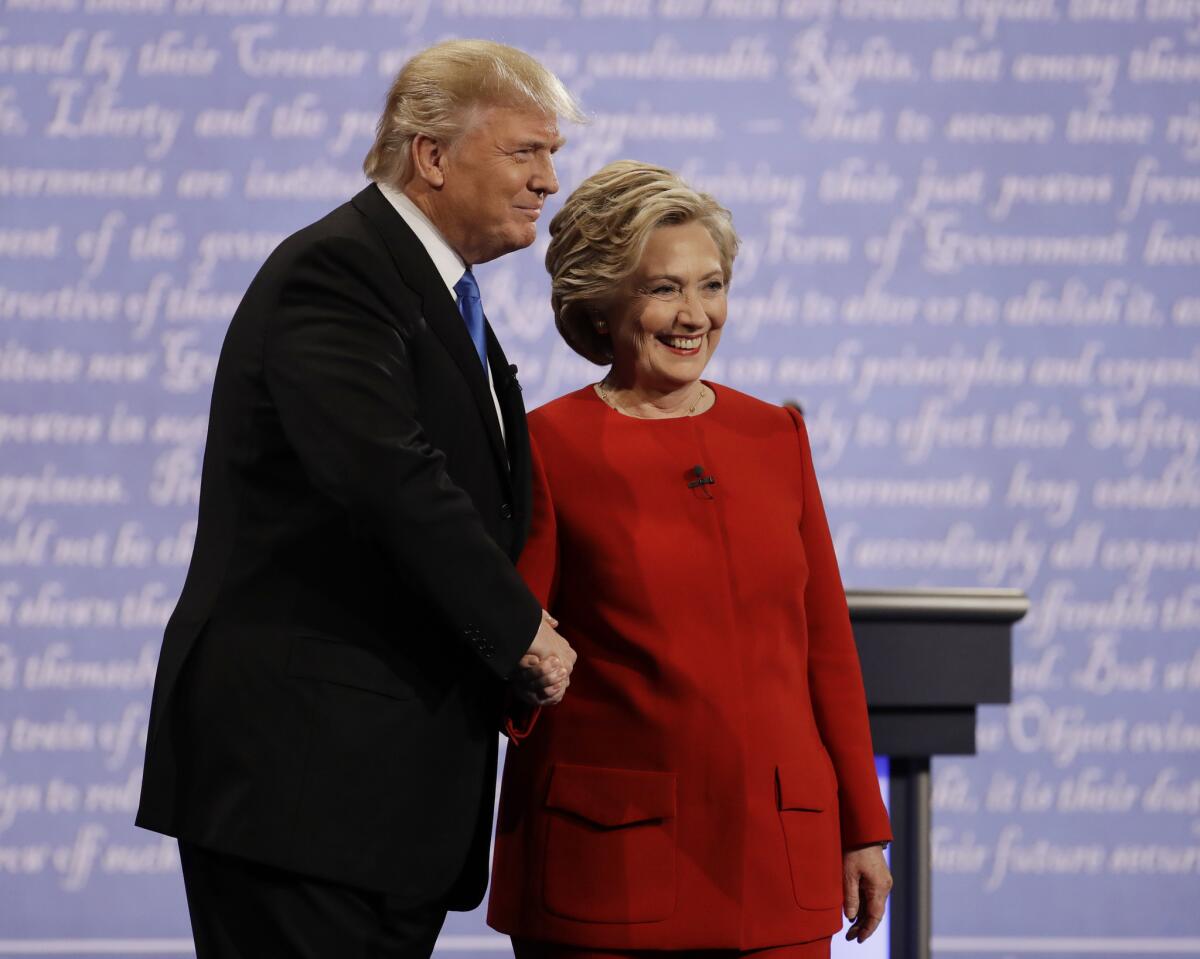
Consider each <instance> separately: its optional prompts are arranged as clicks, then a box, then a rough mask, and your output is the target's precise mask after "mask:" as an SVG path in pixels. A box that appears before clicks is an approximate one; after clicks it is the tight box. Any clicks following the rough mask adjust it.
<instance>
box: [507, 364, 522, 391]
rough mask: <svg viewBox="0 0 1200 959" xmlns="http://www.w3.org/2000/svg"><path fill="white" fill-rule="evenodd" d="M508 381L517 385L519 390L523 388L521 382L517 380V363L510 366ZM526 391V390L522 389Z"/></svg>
mask: <svg viewBox="0 0 1200 959" xmlns="http://www.w3.org/2000/svg"><path fill="white" fill-rule="evenodd" d="M508 382H509V383H511V384H512V385H513V386H515V387H516V388H517V389H518V390H520V389H521V384H520V382H518V380H517V364H516V363H510V364H509V366H508ZM522 392H524V390H522Z"/></svg>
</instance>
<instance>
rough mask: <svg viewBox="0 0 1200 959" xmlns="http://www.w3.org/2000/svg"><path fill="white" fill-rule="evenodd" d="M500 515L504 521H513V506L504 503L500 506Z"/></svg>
mask: <svg viewBox="0 0 1200 959" xmlns="http://www.w3.org/2000/svg"><path fill="white" fill-rule="evenodd" d="M500 515H501V516H502V517H504V519H512V515H513V508H512V504H511V503H503V504H502V505H501V506H500Z"/></svg>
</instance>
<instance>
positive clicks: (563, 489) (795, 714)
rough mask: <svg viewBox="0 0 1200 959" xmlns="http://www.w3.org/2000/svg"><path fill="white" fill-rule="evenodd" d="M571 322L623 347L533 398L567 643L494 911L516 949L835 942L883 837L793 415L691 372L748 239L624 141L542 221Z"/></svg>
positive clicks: (540, 496)
mask: <svg viewBox="0 0 1200 959" xmlns="http://www.w3.org/2000/svg"><path fill="white" fill-rule="evenodd" d="M550 233H551V237H552V241H551V244H550V248H549V250H548V252H547V256H546V263H547V267H548V269H549V270H550V272H551V276H552V282H553V303H554V310H555V318H556V322H557V325H558V328H559V330H560V331H561V332H562V333H563V335H564V337H565V338H566V340H567V342H568V344H570V345H571V346H572V347H573V348H574V349H575V350H576V351H578V352H580V353H581V354H582V355H584V356H586V357H587V358H589V359H591V360H593V361H595V362H598V363H610V362H611V369H610V370H609V372H608V374H607V375H606V376H605V378H604V379H603V380H602V381H601V382H600V383H598V384H596V385H595V386H594V387H593V386H589V387H587V388H585V389H582V390H579V391H577V392H574V393H571V394H568V395H567V396H564V397H562V398H561V399H559V400H556V401H554V402H552V403H550V404H548V405H547V406H544V407H542V408H541V409H539V410H537V411H536V412H534V413H533V414H532V415H531V416H530V418H529V426H530V433H531V436H532V438H533V445H534V453H535V457H534V458H535V464H536V471H535V480H534V513H533V516H534V518H533V529H532V531H531V535H530V539H529V541H528V544H527V545H526V547H525V552H524V554H523V556H522V559H521V569H522V572H523V573H524V575H525V577H526V579H527V581H528V582H529V583H530V585H531V586H532V588H533V590H534V592H535V593H536V594H537V595H538V596H539V597H540V598H541V599H542V601H543V604H544V605H545V606H546V608H547V609H549V610H550V611H551V612H552V613H553V615H554V616H555V617H557V618H558V619H559V620H560V622H561V624H562V625H561V627H560V629H561V632H562V633H563V635H564V636H566V637H567V638H568V639H569V640H570V642H571V644H572V646H573V647H574V648H575V649H576V650H577V651H578V653H579V663H578V668H577V669H576V670H575V671H574V673H573V674H572V678H571V687H570V689H569V691H567V693H566V696H565V698H564V700H563V701H562V703H561V705H558V706H555V707H554V708H552V709H547V710H544V711H543V712H542V713H541V715H540V717H539V718H538V719H537V723H536V728H534V729H533V731H532V734H530V735H528V737H527V738H524V739H523V741H521V742H520V745H519V746H515V747H514V748H510V749H509V751H508V759H507V762H506V764H505V769H504V782H503V791H502V796H501V801H500V814H499V823H498V827H497V835H496V850H495V860H494V868H493V877H492V892H491V901H490V904H489V911H488V921H489V922H490V924H491V925H492V926H494V927H495V928H497V929H499V930H501V931H502V932H507V933H509V934H510V935H511V936H512V937H513V944H514V948H515V950H516V953H517V957H518V959H534V957H536V959H591V957H595V956H609V955H624V956H630V955H636V956H639V957H640V956H642V955H643V954H644V953H645V952H646V951H648V950H653V951H654V952H653V953H652V955H661V951H662V950H677V951H678V950H682V951H688V952H694V951H699V950H715V951H719V952H723V953H726V954H729V955H738V954H746V953H751V952H754V953H756V954H758V953H759V952H760V951H761V955H762V956H763V957H764V959H815V957H818V956H827V955H828V950H829V937H830V936H831V935H832V934H833V933H834V932H836V931H837V930H838V929H839V928H840V926H841V915H842V913H843V911H844V912H845V914H846V915H847V916H848V917H851V918H854V917H857V918H856V922H855V924H854V926H853V927H852V928H851V930H850V937H851V938H857V939H859V940H860V941H861V940H862V939H865V938H866V937H867V936H868V935H870V933H871V932H873V931H874V929H875V927H876V926H877V925H878V922H879V919H880V918H881V917H882V912H883V902H884V899H885V897H886V895H887V890H888V888H889V887H890V885H891V878H890V876H889V874H888V870H887V866H886V864H885V862H884V858H883V855H882V850H881V846H882V845H883V844H884V843H886V841H887V840H889V839H890V832H889V827H888V821H887V814H886V812H885V811H884V808H883V804H882V801H881V799H880V795H879V787H878V782H877V780H876V777H875V767H874V761H873V757H872V751H871V741H870V732H869V729H868V725H867V711H866V703H865V699H864V696H863V688H862V678H861V674H860V669H859V664H858V658H857V654H856V652H855V647H854V641H853V637H852V635H851V631H850V622H849V617H848V614H847V610H846V602H845V595H844V593H843V590H842V584H841V580H840V577H839V575H838V569H837V561H836V558H835V556H834V552H833V546H832V543H831V540H830V536H829V530H828V527H827V525H826V521H825V515H824V512H823V509H822V506H821V499H820V494H819V492H818V489H817V482H816V478H815V476H814V475H813V466H812V455H811V453H810V450H809V444H808V436H807V433H806V431H805V428H804V421H803V420H802V419H801V418H800V417H799V416H798V415H796V414H794V413H793V412H791V411H789V410H785V409H782V408H779V407H775V406H771V405H769V404H767V403H763V402H761V401H759V400H755V399H752V398H751V397H749V396H746V395H744V394H742V393H739V392H737V391H736V390H732V389H729V388H728V387H724V386H720V385H717V384H714V383H710V382H705V381H702V380H701V379H700V376H701V373H702V372H703V370H704V367H705V365H706V364H707V362H708V360H709V358H710V357H711V356H712V352H713V350H714V349H715V347H716V345H717V341H718V340H719V338H720V334H721V329H722V327H723V325H724V323H725V316H726V289H727V286H728V282H729V277H730V273H731V269H732V263H733V258H734V255H735V253H736V247H737V239H736V236H735V235H734V233H733V228H732V225H731V223H730V220H729V215H728V213H727V212H726V211H725V210H723V209H722V208H721V207H720V206H718V205H717V204H716V203H715V202H714V201H713V200H712V199H711V198H709V197H707V196H704V195H703V194H698V193H695V192H694V191H692V190H691V189H690V188H688V187H687V186H686V184H684V183H683V182H682V181H681V180H679V179H678V178H677V177H675V176H674V175H673V174H672V173H670V172H669V171H667V170H663V169H661V168H658V167H652V166H647V165H645V164H638V163H633V162H630V161H622V162H619V163H614V164H611V165H609V166H608V167H605V168H604V169H603V170H601V171H600V172H599V173H597V174H595V175H594V176H593V177H591V178H589V179H588V180H587V181H585V182H584V183H583V184H582V185H581V186H580V187H579V189H577V190H576V191H575V193H574V194H572V196H571V197H570V198H569V199H568V200H567V202H566V204H565V205H564V206H563V209H562V210H561V211H560V212H559V213H558V215H557V216H556V217H555V218H554V221H553V223H552V224H551V227H550Z"/></svg>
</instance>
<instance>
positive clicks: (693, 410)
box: [596, 380, 708, 420]
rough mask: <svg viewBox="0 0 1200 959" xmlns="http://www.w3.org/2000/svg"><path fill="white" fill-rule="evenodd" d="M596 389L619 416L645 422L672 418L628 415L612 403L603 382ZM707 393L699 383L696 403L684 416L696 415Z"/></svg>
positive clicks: (706, 389) (628, 413)
mask: <svg viewBox="0 0 1200 959" xmlns="http://www.w3.org/2000/svg"><path fill="white" fill-rule="evenodd" d="M596 389H597V390H598V391H599V392H600V398H601V399H602V400H604V402H605V403H607V404H608V405H609V406H611V407H612V408H613V409H614V410H616V411H617V412H618V413H621V414H622V415H624V416H632V417H634V418H636V419H639V420H645V419H672V418H673V417H669V416H668V417H648V416H638V415H637V414H636V413H630V412H627V411H626V410H623V409H621V407H619V406H617V404H616V403H615V402H614V401H613V398H612V397H611V396H609V395H608V390H606V389H605V388H604V380H601V381H600V382H599V383H597V384H596ZM707 391H708V387H706V386H705V385H704V384H703V383H701V384H700V392H699V394H698V395H697V396H696V402H694V403H693V404H692V405H691V406H689V407H688V411H687V412H686V413H684V414H683V415H684V416H694V415H695V414H696V407H697V406H699V405H700V401H701V400H702V399H704V394H705V393H706V392H707Z"/></svg>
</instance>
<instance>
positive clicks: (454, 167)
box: [435, 106, 563, 265]
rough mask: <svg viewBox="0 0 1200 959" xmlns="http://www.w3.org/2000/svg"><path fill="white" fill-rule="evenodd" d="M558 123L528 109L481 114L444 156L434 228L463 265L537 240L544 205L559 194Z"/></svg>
mask: <svg viewBox="0 0 1200 959" xmlns="http://www.w3.org/2000/svg"><path fill="white" fill-rule="evenodd" d="M562 144H563V139H562V137H561V136H560V135H559V132H558V119H557V118H556V117H554V116H552V115H547V114H545V113H542V112H541V111H540V110H537V109H533V108H524V109H514V108H512V107H495V106H493V107H482V108H479V110H478V112H477V114H476V116H475V117H474V119H473V121H472V122H471V123H470V125H469V126H468V128H467V131H466V133H464V134H463V135H462V136H461V137H460V138H459V139H458V140H457V141H456V142H455V143H453V144H452V145H451V146H450V148H449V149H448V150H447V152H446V155H445V159H444V166H443V172H444V177H445V179H444V181H443V183H442V186H441V189H440V190H438V195H437V199H436V201H435V202H436V208H437V216H436V218H435V222H436V223H437V226H438V228H439V229H441V231H442V233H443V235H444V236H445V237H446V240H447V241H448V242H449V243H450V245H451V246H452V247H454V248H455V250H456V251H457V252H458V254H459V255H460V256H461V257H462V258H463V259H464V260H466V262H467V264H468V265H473V264H475V263H486V262H487V261H488V260H494V259H495V258H496V257H498V256H503V255H504V254H505V253H511V252H512V251H513V250H521V249H524V248H525V247H527V246H529V245H531V244H532V243H533V241H534V240H535V239H536V238H537V221H538V218H539V217H540V216H541V212H542V204H543V202H544V201H545V198H546V197H547V196H548V195H549V194H551V193H557V192H558V177H557V176H555V174H554V160H553V156H554V154H555V153H556V152H557V151H558V148H559V147H560V146H562Z"/></svg>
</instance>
